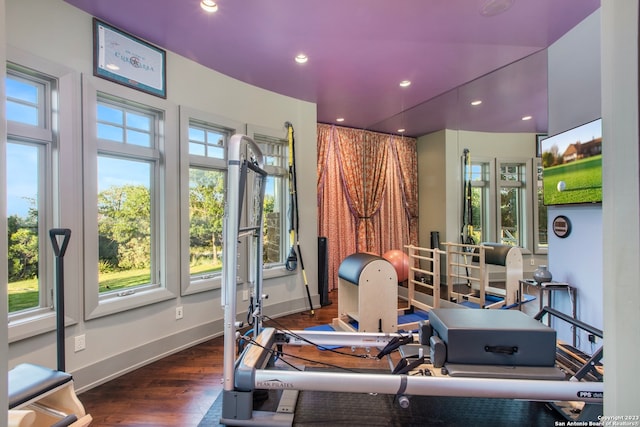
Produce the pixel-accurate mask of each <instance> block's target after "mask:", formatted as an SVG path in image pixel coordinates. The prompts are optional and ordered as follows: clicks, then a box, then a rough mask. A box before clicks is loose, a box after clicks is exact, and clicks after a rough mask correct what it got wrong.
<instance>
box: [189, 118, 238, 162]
mask: <svg viewBox="0 0 640 427" xmlns="http://www.w3.org/2000/svg"><path fill="white" fill-rule="evenodd" d="M229 136H230V131H227V130H225V129H215V128H211V127H206V126H204V125H199V124H196V123H191V124H190V125H189V154H191V155H196V156H204V157H209V158H213V159H224V151H225V150H224V149H225V145H226V144H225V141H226V140H227V139H229Z"/></svg>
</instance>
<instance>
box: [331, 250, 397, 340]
mask: <svg viewBox="0 0 640 427" xmlns="http://www.w3.org/2000/svg"><path fill="white" fill-rule="evenodd" d="M338 294H339V298H338V318H336V319H334V320H333V326H334V328H336V329H341V330H345V331H353V332H396V331H397V322H398V314H397V305H398V275H397V273H396V269H395V268H394V266H393V265H392V264H391V263H390V262H389V261H387V260H386V259H384V258H382V257H379V256H377V255H372V254H369V253H355V254H352V255H349V256H348V257H346V258H345V259H344V260H343V261H342V263H340V267H339V269H338Z"/></svg>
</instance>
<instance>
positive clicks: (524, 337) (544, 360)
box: [429, 308, 556, 366]
mask: <svg viewBox="0 0 640 427" xmlns="http://www.w3.org/2000/svg"><path fill="white" fill-rule="evenodd" d="M429 322H430V323H431V326H432V327H433V333H434V335H438V336H439V337H440V338H441V339H442V340H443V341H444V342H445V344H446V346H447V359H446V361H447V363H457V364H476V365H512V366H554V365H555V360H556V331H555V330H553V329H551V328H550V327H548V326H547V325H544V324H543V323H541V322H539V321H537V320H535V319H534V318H532V317H530V316H528V315H526V314H524V313H522V312H520V311H515V310H482V309H479V310H475V309H459V308H439V309H433V310H431V312H430V313H429Z"/></svg>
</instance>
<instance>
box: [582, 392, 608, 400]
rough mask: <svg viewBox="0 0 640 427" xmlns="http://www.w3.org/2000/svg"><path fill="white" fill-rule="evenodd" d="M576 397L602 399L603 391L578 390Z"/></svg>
mask: <svg viewBox="0 0 640 427" xmlns="http://www.w3.org/2000/svg"><path fill="white" fill-rule="evenodd" d="M578 397H579V398H582V399H602V398H603V397H604V393H603V392H601V391H579V392H578Z"/></svg>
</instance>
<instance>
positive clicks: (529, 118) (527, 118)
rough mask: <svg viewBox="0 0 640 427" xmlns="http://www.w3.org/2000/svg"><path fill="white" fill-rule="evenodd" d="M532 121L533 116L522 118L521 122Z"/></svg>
mask: <svg viewBox="0 0 640 427" xmlns="http://www.w3.org/2000/svg"><path fill="white" fill-rule="evenodd" d="M531 119H533V116H523V117H522V120H531Z"/></svg>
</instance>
